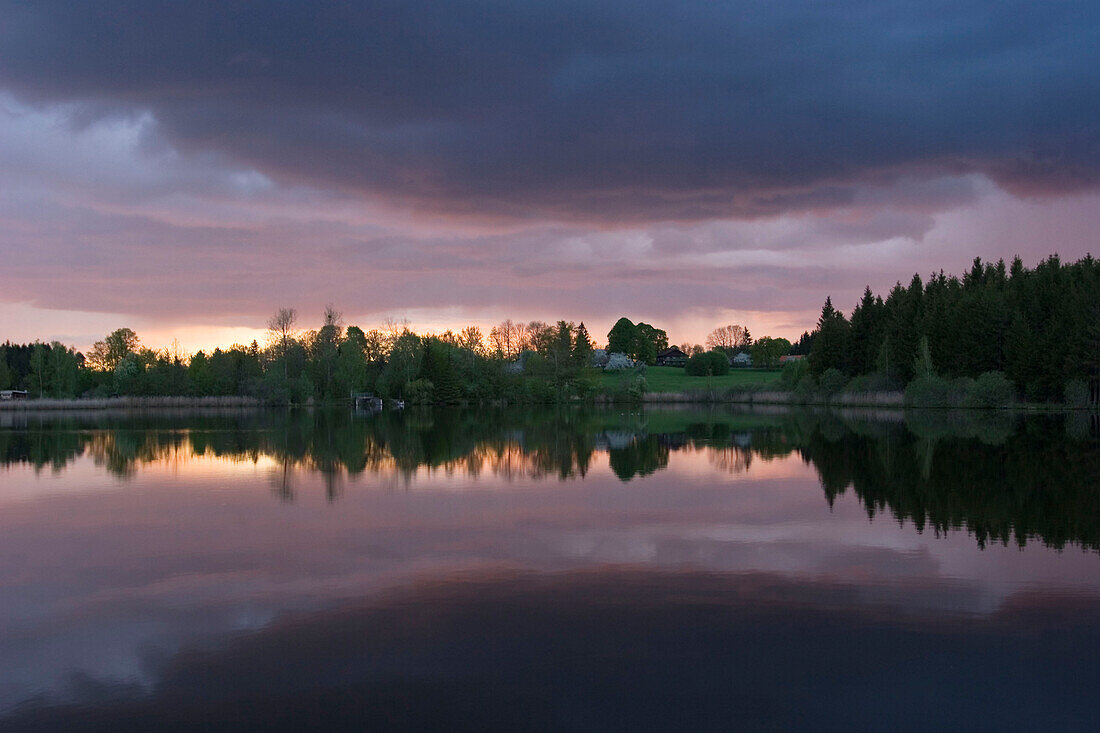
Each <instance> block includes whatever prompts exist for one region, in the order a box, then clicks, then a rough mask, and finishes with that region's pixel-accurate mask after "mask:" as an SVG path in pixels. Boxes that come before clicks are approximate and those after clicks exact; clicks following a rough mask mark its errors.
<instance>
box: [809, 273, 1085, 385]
mask: <svg viewBox="0 0 1100 733" xmlns="http://www.w3.org/2000/svg"><path fill="white" fill-rule="evenodd" d="M804 342H809V343H808V345H809V348H808V350H807V351H806V353H808V355H809V356H808V366H809V371H810V377H812V378H816V379H817V380H821V381H824V380H828V379H836V378H837V375H841V376H842V377H846V378H851V377H866V378H870V382H874V383H875V384H877V385H878V386H879V387H880V388H890V387H893V388H898V387H901V386H904V385H906V384H909V385H910V386H914V385H917V386H920V387H921V388H922V389H925V390H933V389H950V388H951V385H952V380H954V383H955V385H956V386H957V385H958V384H959V380H967V379H981V378H982V377H983V375H986V376H985V379H986V380H987V381H990V382H991V381H995V380H1002V379H1003V382H1004V383H1006V384H1008V385H1009V386H1010V388H1011V389H1014V390H1016V391H1017V392H1019V394H1020V395H1021V396H1023V397H1024V398H1025V399H1027V400H1031V401H1060V400H1061V399H1062V398H1063V396H1068V392H1070V391H1073V390H1080V389H1081V385H1082V383H1083V382H1084V380H1087V379H1088V378H1089V377H1090V375H1093V376H1094V375H1095V374H1096V370H1097V369H1098V367H1100V262H1098V261H1097V260H1094V259H1093V258H1092V257H1091V255H1090V256H1086V257H1084V258H1083V259H1081V260H1079V261H1077V262H1074V263H1068V264H1067V263H1063V262H1062V261H1061V260H1060V259H1059V257H1058V256H1057V255H1052V256H1050V257H1048V258H1047V259H1045V260H1043V261H1041V262H1040V263H1039V264H1038V265H1037V266H1036V267H1035V268H1034V269H1028V268H1026V267H1024V265H1023V263H1022V262H1021V261H1020V259H1019V258H1018V257H1017V258H1016V259H1014V260H1013V262H1012V263H1011V264H1010V265H1008V266H1006V265H1005V263H1004V261H1003V260H1001V261H998V262H997V263H995V264H991V263H983V262H982V261H981V260H980V259H975V260H974V263H973V266H972V267H971V268H970V270H969V271H968V272H966V273H965V274H964V275H963V277H962V278H959V277H955V276H948V275H945V274H944V272H943V271H942V270H941V271H940V272H938V273H936V274H933V275H932V276H931V277H930V278H929V279H928V281H927V282H925V281H923V280H922V279H921V277H920V276H919V275H914V276H913V278H912V280H911V281H910V282H909V284H908V285H902V284H901V282H900V281H899V282H898V283H897V284H896V285H895V286H894V287H893V288H892V289H891V290H890V292H889V293H887V295H886V297H885V298H883V297H882V296H881V295H876V294H874V293H873V292H872V291H871V289H870V288H867V289H866V290H865V291H864V293H863V297H862V298H861V299H860V301H859V302H858V303H857V304H856V306H855V308H854V309H853V311H852V313H851V316H850V317H845V315H844V313H843V312H841V311H840V310H838V309H837V308H835V307H834V306H833V303H832V299H831V298H826V299H825V305H824V306H823V307H822V309H821V317H820V318H819V320H818V323H817V328H816V329H815V331H814V332H813V333H810V334H803V338H802V339H801V340H800V341H799V346H802V345H803V343H804ZM792 351H793V350H792ZM964 386H965V385H964Z"/></svg>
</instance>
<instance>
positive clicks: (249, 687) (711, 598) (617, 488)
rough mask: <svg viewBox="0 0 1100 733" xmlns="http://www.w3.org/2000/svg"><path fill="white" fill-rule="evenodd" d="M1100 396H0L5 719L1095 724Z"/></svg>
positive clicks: (19, 726)
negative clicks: (413, 406) (469, 403)
mask: <svg viewBox="0 0 1100 733" xmlns="http://www.w3.org/2000/svg"><path fill="white" fill-rule="evenodd" d="M1096 420H1097V418H1096V416H1089V415H1073V416H1070V417H1068V418H1066V417H1062V416H1055V417H1040V418H1029V419H1026V420H1025V419H1023V418H1018V417H1012V416H1008V415H1002V414H996V415H984V416H981V415H980V416H975V415H969V416H966V415H950V414H944V413H936V414H921V413H912V414H907V415H905V416H902V415H900V414H881V415H873V414H872V415H857V414H848V415H835V414H823V413H770V414H760V413H746V412H737V411H733V410H728V409H707V410H687V409H683V410H675V409H669V410H647V411H645V412H629V411H625V410H604V411H601V410H567V411H554V410H548V411H531V410H527V411H521V410H514V411H509V410H466V411H463V410H434V411H433V410H424V411H421V410H408V411H405V412H404V413H389V412H387V413H382V414H376V415H353V414H350V413H345V412H321V411H317V412H294V413H264V412H229V413H209V414H194V413H191V414H178V415H172V414H123V413H119V414H106V415H105V414H102V413H99V414H87V415H52V416H45V417H44V416H28V415H26V414H18V413H7V412H0V464H2V465H0V730H4V731H7V730H20V731H22V730H51V731H52V730H110V731H119V730H192V729H203V730H249V729H281V730H301V729H305V728H309V729H314V730H379V729H382V730H384V729H440V730H478V731H484V730H496V729H504V730H593V731H603V730H649V729H674V730H736V729H746V730H792V729H806V730H833V729H835V730H890V731H897V730H1059V731H1064V730H1096V729H1097V725H1098V722H1097V721H1100V695H1098V693H1097V690H1098V689H1100V552H1098V548H1100V485H1098V484H1100V439H1098V437H1097V433H1098V428H1097V425H1096Z"/></svg>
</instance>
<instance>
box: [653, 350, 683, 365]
mask: <svg viewBox="0 0 1100 733" xmlns="http://www.w3.org/2000/svg"><path fill="white" fill-rule="evenodd" d="M687 361H688V355H687V354H685V353H684V352H683V351H681V350H680V349H678V348H677V347H675V346H670V347H668V348H667V349H665V350H664V351H662V352H661V353H660V354H657V366H672V367H682V366H684V365H685V364H687Z"/></svg>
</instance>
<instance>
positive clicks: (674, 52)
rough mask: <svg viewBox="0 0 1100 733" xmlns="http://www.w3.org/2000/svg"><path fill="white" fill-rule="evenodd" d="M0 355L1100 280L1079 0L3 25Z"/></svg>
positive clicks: (812, 309)
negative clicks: (284, 317)
mask: <svg viewBox="0 0 1100 733" xmlns="http://www.w3.org/2000/svg"><path fill="white" fill-rule="evenodd" d="M0 18H3V22H0V341H3V340H6V339H11V340H13V341H17V342H20V341H31V340H35V339H41V340H44V341H49V340H54V339H57V340H60V341H62V342H65V343H70V344H74V345H76V346H77V347H79V348H86V347H87V346H89V345H90V344H91V343H92V342H93V341H95V340H97V339H99V338H102V337H103V335H105V334H106V333H108V332H110V331H111V330H114V329H115V328H119V327H122V326H126V327H130V328H133V329H134V330H136V331H137V332H138V333H139V335H140V336H141V337H142V339H143V342H144V343H146V344H147V345H150V346H153V347H163V346H167V345H169V344H170V343H171V342H172V341H173V339H175V340H178V342H179V343H180V345H181V346H182V347H183V348H184V349H195V348H204V347H209V346H211V345H214V344H222V345H228V344H229V343H232V342H234V341H240V342H247V341H250V340H251V339H252V338H254V337H259V338H260V339H261V340H262V338H263V329H264V325H265V323H266V321H267V319H268V317H269V316H270V315H271V314H272V313H273V312H274V311H275V310H276V309H278V308H280V307H293V308H296V309H297V310H298V312H299V314H300V325H302V326H303V327H315V326H316V325H318V324H319V323H320V320H321V315H322V311H323V308H324V306H325V305H326V304H329V303H331V304H333V305H334V306H335V307H336V308H337V309H338V310H340V311H341V312H343V314H344V317H345V320H346V321H347V322H348V323H354V324H358V325H360V326H362V327H364V328H370V327H374V326H377V325H379V324H380V323H381V322H382V321H383V320H384V319H386V318H393V319H397V320H400V319H408V321H409V322H410V323H411V325H412V326H413V327H414V328H416V329H417V330H420V331H437V332H438V331H442V330H444V329H446V328H449V327H455V326H462V325H466V324H475V325H480V326H482V327H483V328H484V329H485V330H487V329H488V327H489V326H491V325H492V324H493V323H496V322H499V321H500V320H502V319H504V318H512V319H514V320H524V321H526V320H532V319H540V320H546V321H555V320H558V319H565V320H574V321H585V322H586V325H587V326H588V329H589V331H590V332H591V333H592V334H593V335H594V337H595V338H596V340H597V341H602V340H604V339H605V334H606V332H607V330H608V329H609V328H610V326H611V324H612V323H613V322H614V321H615V320H616V319H617V318H618V317H619V316H623V315H625V316H627V317H630V318H631V319H632V320H635V321H637V320H644V321H646V322H649V323H652V324H654V325H656V326H658V327H660V328H664V329H665V330H666V331H668V334H669V337H670V339H671V340H672V341H673V342H674V343H681V342H684V341H689V342H702V341H703V340H704V339H705V337H706V334H707V333H708V332H709V331H710V330H711V329H712V328H714V327H716V326H719V325H723V324H726V323H739V324H744V325H747V326H749V328H750V329H751V331H752V333H753V335H754V336H758V337H759V336H763V335H771V336H784V337H787V338H791V339H794V338H797V336H798V335H799V334H800V333H801V332H802V331H803V330H806V329H809V328H812V326H813V324H814V322H815V321H816V319H817V315H818V313H819V312H820V308H821V304H822V302H823V301H824V299H825V297H826V296H827V295H830V296H832V298H833V300H834V303H836V304H837V305H838V306H839V307H841V308H843V309H844V310H846V311H850V310H851V308H852V307H853V306H854V305H855V303H856V301H857V299H858V297H859V295H860V293H861V292H862V290H863V288H864V287H865V286H868V285H869V286H871V287H872V289H874V290H875V291H876V292H880V293H884V292H885V291H887V290H888V289H889V288H890V287H891V286H892V285H893V284H894V283H895V282H896V281H899V280H900V281H903V282H908V280H909V279H910V278H911V277H912V275H913V274H914V273H920V274H922V275H927V274H928V273H930V272H933V271H938V270H940V269H943V270H945V271H947V272H955V273H961V271H962V270H964V269H965V268H966V267H968V266H969V264H970V262H971V261H972V260H973V259H974V258H975V257H981V258H983V260H996V259H998V258H1005V259H1011V258H1012V257H1014V256H1017V255H1019V256H1020V257H1022V258H1023V260H1024V262H1025V264H1027V265H1029V266H1033V265H1034V264H1035V263H1036V262H1038V261H1039V260H1040V259H1042V258H1045V257H1046V256H1048V255H1050V254H1052V253H1055V252H1057V253H1059V254H1060V255H1061V256H1062V258H1063V259H1069V260H1073V259H1077V258H1079V257H1082V256H1084V255H1085V254H1087V253H1092V254H1094V255H1095V254H1100V248H1098V247H1096V246H1095V242H1096V235H1095V233H1096V232H1097V231H1100V74H1098V73H1097V72H1096V69H1098V68H1100V5H1097V3H1095V2H1094V0H1087V1H1077V0H1065V1H1064V2H1057V3H1032V2H1014V1H1011V0H1009V1H1005V0H1000V1H998V2H992V1H988V2H986V1H969V2H968V1H965V0H964V1H961V2H960V1H957V0H956V1H953V2H938V1H929V2H921V3H902V2H896V1H893V0H867V1H864V0H837V2H831V3H811V2H791V1H788V0H761V1H759V2H755V1H751V0H750V1H748V2H739V3H726V2H714V1H713V0H707V1H705V2H703V1H699V0H677V1H676V2H649V1H646V0H631V1H630V2H626V1H625V0H608V1H607V2H601V3H592V2H575V1H574V0H559V1H558V2H554V3H532V2H525V1H521V0H512V1H511V2H500V1H497V0H478V1H472V0H452V2H448V3H442V4H441V3H429V2H424V1H423V0H400V1H394V2H371V3H352V2H310V3H300V2H270V3H254V2H241V1H236V2H235V1H218V2H214V1H210V2H204V1H200V0H192V1H191V2H187V3H178V2H167V1H161V0H134V1H123V0H103V1H98V2H81V3H71V2H49V1H48V0H41V1H40V2H35V3H22V2H9V1H7V0H0Z"/></svg>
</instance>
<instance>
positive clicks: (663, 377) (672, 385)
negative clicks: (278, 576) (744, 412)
mask: <svg viewBox="0 0 1100 733" xmlns="http://www.w3.org/2000/svg"><path fill="white" fill-rule="evenodd" d="M625 379H629V377H624V376H622V375H619V374H613V373H608V372H604V373H603V374H601V375H600V380H601V385H600V386H601V387H603V388H605V389H613V388H614V387H615V385H616V384H618V383H619V382H620V381H623V380H625ZM645 379H646V384H647V385H648V387H649V390H648V391H650V392H688V391H691V390H697V389H730V388H734V387H750V386H755V385H759V384H767V383H768V382H774V381H775V380H777V379H779V370H778V369H777V370H775V371H764V370H758V369H731V370H730V373H729V374H726V375H723V376H721V377H689V376H688V375H687V373H686V372H685V371H684V370H683V369H681V368H679V367H650V368H649V369H648V370H646V375H645Z"/></svg>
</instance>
